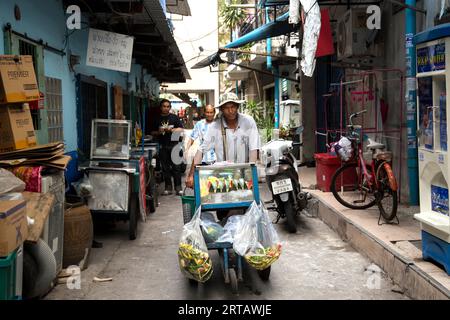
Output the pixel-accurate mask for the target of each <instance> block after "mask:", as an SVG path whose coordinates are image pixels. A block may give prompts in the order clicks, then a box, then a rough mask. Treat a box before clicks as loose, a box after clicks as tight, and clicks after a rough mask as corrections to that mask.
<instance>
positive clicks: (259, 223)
mask: <svg viewBox="0 0 450 320" xmlns="http://www.w3.org/2000/svg"><path fill="white" fill-rule="evenodd" d="M233 249H234V251H235V252H236V253H238V254H239V255H240V256H243V257H244V258H245V260H246V261H247V263H248V264H249V265H251V266H252V267H254V268H255V269H257V270H264V269H267V268H268V267H269V266H270V265H271V264H272V263H274V262H275V261H276V260H277V259H278V258H279V257H280V254H281V242H280V239H279V238H278V234H277V232H276V231H275V228H274V227H273V225H272V221H271V220H270V218H269V215H268V213H267V209H266V208H265V207H264V205H263V204H260V205H258V204H257V203H256V202H255V201H253V203H252V205H251V206H250V207H249V208H248V210H247V212H246V213H245V215H244V218H243V220H242V221H241V223H240V224H239V226H238V229H237V230H236V234H235V236H234V242H233Z"/></svg>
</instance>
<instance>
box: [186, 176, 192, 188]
mask: <svg viewBox="0 0 450 320" xmlns="http://www.w3.org/2000/svg"><path fill="white" fill-rule="evenodd" d="M186 187H188V188H191V189H193V188H194V176H193V175H188V177H187V178H186Z"/></svg>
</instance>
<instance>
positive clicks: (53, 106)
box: [45, 77, 64, 143]
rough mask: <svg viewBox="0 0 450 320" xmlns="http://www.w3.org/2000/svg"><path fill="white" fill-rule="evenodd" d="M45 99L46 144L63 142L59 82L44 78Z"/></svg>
mask: <svg viewBox="0 0 450 320" xmlns="http://www.w3.org/2000/svg"><path fill="white" fill-rule="evenodd" d="M45 90H46V92H45V99H46V106H47V120H48V142H50V143H51V142H58V141H63V140H64V133H63V103H62V87H61V80H60V79H56V78H50V77H45Z"/></svg>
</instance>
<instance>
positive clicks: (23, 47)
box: [19, 39, 41, 130]
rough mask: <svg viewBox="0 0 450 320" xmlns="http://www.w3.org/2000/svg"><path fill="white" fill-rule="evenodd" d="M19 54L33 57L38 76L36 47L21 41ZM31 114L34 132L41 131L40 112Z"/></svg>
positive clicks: (33, 111)
mask: <svg viewBox="0 0 450 320" xmlns="http://www.w3.org/2000/svg"><path fill="white" fill-rule="evenodd" d="M19 54H20V55H29V56H32V57H33V66H34V72H35V73H36V74H38V70H37V69H36V68H37V59H36V56H37V50H36V45H34V44H32V43H30V42H27V41H24V40H21V39H19ZM38 81H39V80H38ZM30 112H31V118H32V119H33V126H34V130H40V129H41V119H40V113H39V110H30Z"/></svg>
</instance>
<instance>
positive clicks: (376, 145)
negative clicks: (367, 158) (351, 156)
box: [367, 139, 386, 150]
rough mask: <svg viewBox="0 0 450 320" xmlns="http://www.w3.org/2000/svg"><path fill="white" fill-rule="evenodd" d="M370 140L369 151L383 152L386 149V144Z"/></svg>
mask: <svg viewBox="0 0 450 320" xmlns="http://www.w3.org/2000/svg"><path fill="white" fill-rule="evenodd" d="M368 140H369V144H368V145H367V148H368V149H371V150H382V149H384V148H385V147H386V146H385V145H384V144H382V143H379V142H376V141H373V140H371V139H368Z"/></svg>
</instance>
